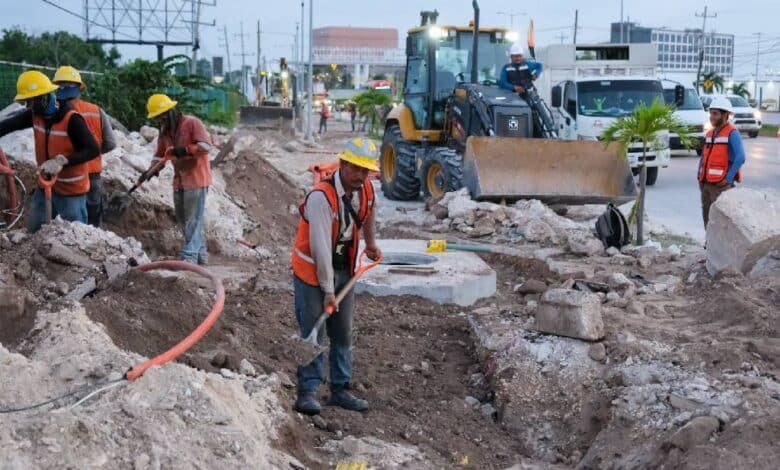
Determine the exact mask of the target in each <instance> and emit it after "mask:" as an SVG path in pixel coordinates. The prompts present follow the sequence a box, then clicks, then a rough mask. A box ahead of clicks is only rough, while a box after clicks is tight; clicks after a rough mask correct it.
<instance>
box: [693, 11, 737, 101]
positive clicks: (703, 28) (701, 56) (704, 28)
mask: <svg viewBox="0 0 780 470" xmlns="http://www.w3.org/2000/svg"><path fill="white" fill-rule="evenodd" d="M717 16H718V14H717V13H713V14H711V15H708V14H707V6H706V5H705V6H704V12H703V13H702V14H698V13H696V17H697V18H701V19H702V20H701V35H700V36H699V40H700V41H701V43H700V44H699V65H698V66H697V67H696V91H699V80H700V79H701V67H702V64H703V63H704V49H705V43H704V35H705V34H706V33H705V31H707V18H717ZM732 70H733V69H732Z"/></svg>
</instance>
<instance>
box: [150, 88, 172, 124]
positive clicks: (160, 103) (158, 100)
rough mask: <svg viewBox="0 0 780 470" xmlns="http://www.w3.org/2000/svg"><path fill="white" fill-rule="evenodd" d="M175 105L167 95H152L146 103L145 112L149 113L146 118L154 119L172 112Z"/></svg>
mask: <svg viewBox="0 0 780 470" xmlns="http://www.w3.org/2000/svg"><path fill="white" fill-rule="evenodd" d="M176 104H177V103H176V101H173V100H172V99H170V98H169V97H168V95H163V94H162V93H157V94H154V95H152V96H150V97H149V101H147V102H146V110H147V111H149V115H148V116H147V117H148V118H149V119H152V118H156V117H157V116H159V115H160V114H162V113H164V112H166V111H170V110H172V109H173V108H174V107H175V106H176Z"/></svg>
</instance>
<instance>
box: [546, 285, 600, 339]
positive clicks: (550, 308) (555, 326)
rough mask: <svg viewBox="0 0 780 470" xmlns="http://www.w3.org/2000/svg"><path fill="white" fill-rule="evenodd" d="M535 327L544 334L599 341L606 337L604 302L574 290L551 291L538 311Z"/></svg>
mask: <svg viewBox="0 0 780 470" xmlns="http://www.w3.org/2000/svg"><path fill="white" fill-rule="evenodd" d="M534 327H535V328H536V329H537V330H538V331H541V332H543V333H551V334H555V335H560V336H569V337H571V338H579V339H584V340H589V341H596V340H599V339H601V338H603V337H604V322H603V321H602V319H601V298H600V297H599V296H598V295H596V294H589V293H585V292H580V291H575V290H567V289H550V290H548V291H547V292H545V293H544V295H542V299H541V302H540V303H539V307H538V308H537V309H536V322H535V325H534Z"/></svg>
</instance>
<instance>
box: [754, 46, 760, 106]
mask: <svg viewBox="0 0 780 470" xmlns="http://www.w3.org/2000/svg"><path fill="white" fill-rule="evenodd" d="M753 34H754V35H755V36H757V37H758V39H756V78H755V80H753V99H754V100H758V61H759V59H760V58H761V54H760V52H759V49H760V48H761V33H753Z"/></svg>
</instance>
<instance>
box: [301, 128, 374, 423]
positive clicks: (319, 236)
mask: <svg viewBox="0 0 780 470" xmlns="http://www.w3.org/2000/svg"><path fill="white" fill-rule="evenodd" d="M339 157H340V161H341V165H340V168H339V170H338V171H336V173H334V174H333V176H332V177H331V178H329V179H327V180H323V181H320V182H319V183H317V184H316V185H314V188H313V189H312V190H311V192H309V194H308V195H307V196H306V198H305V199H304V201H303V203H302V204H301V205H300V207H299V212H300V214H301V218H300V221H299V222H298V232H297V234H296V236H295V246H294V247H293V253H292V270H293V274H294V276H293V287H294V291H295V316H296V318H297V320H298V325H299V326H300V332H301V335H302V336H303V337H306V336H308V335H309V334H310V333H311V330H312V328H313V326H314V323H315V322H316V321H317V318H318V317H319V316H320V315H321V314H322V312H323V311H326V310H327V309H328V308H329V307H333V308H334V309H335V313H333V314H332V315H330V316H329V317H328V319H327V331H328V336H329V337H330V389H331V395H330V401H329V404H330V405H334V406H340V407H342V408H345V409H348V410H352V411H365V410H367V409H368V402H367V401H366V400H363V399H360V398H357V397H355V396H354V395H352V394H351V393H350V392H349V383H350V380H351V378H352V315H353V310H354V300H355V299H354V295H353V293H352V292H351V291H350V292H349V293H348V294H347V295H346V296H345V297H344V299H343V300H342V301H341V303H340V304H338V305H337V304H336V293H337V292H339V291H340V290H341V289H342V288H343V287H344V286H345V285H346V284H347V282H348V281H349V279H350V278H351V277H352V276H353V273H354V271H355V265H356V262H357V256H358V246H359V245H360V233H361V231H362V233H363V236H364V237H365V240H366V248H365V250H366V255H367V256H368V257H369V258H371V259H373V260H376V259H379V258H380V257H381V256H382V252H381V251H380V249H379V247H378V246H377V245H376V224H375V220H376V216H375V210H374V209H375V203H376V198H375V196H374V188H373V186H372V185H371V182H370V181H369V180H368V173H369V171H379V166H378V161H379V155H378V151H377V148H376V145H374V143H373V142H371V141H370V140H368V139H362V138H355V139H352V140H350V141H349V142H348V143H347V145H346V148H345V149H344V151H343V152H342V153H341V154H340V155H339ZM321 333H322V331H321V330H320V337H321V336H322V334H321ZM318 340H319V338H318ZM297 377H298V399H297V400H296V402H295V409H296V410H298V411H299V412H301V413H305V414H318V413H319V412H320V409H321V408H320V403H319V402H318V401H317V396H316V394H317V389H318V388H319V386H320V384H321V383H322V379H323V357H322V354H320V355H319V356H317V358H316V359H315V360H314V361H312V362H311V363H310V364H307V365H305V366H301V367H299V368H298V373H297Z"/></svg>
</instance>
